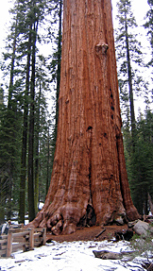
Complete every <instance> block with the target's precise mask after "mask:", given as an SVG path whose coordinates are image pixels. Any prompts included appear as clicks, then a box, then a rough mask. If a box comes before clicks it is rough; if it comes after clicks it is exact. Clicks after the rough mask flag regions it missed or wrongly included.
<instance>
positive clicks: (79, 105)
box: [31, 0, 139, 233]
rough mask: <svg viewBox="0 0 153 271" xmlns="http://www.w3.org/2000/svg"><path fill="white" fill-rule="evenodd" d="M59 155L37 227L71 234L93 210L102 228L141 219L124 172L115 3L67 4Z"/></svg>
mask: <svg viewBox="0 0 153 271" xmlns="http://www.w3.org/2000/svg"><path fill="white" fill-rule="evenodd" d="M63 20H64V21H63V27H64V28H63V41H62V63H61V83H60V96H59V119H58V134H57V142H56V152H55V158H54V166H53V172H52V178H51V184H50V187H49V190H48V194H47V196H46V201H45V205H44V207H43V209H42V210H41V211H40V212H39V213H38V215H37V217H36V218H35V220H34V221H33V222H32V223H31V225H32V226H35V227H37V226H40V227H44V226H47V228H48V229H51V231H52V232H53V233H59V232H62V233H71V232H73V231H75V229H76V226H77V225H78V224H79V223H80V221H82V220H83V218H84V217H85V216H86V210H87V206H88V204H90V205H92V206H93V209H94V211H95V215H96V223H97V224H106V223H109V222H112V221H113V220H114V219H115V218H116V217H117V216H119V215H121V216H123V217H127V218H128V219H129V220H133V219H136V218H138V216H139V215H138V212H137V210H136V209H135V207H134V206H133V203H132V200H131V196H130V190H129V185H128V180H127V173H126V168H125V159H124V150H123V140H122V134H121V117H120V107H119V95H118V84H117V73H116V61H115V50H114V39H113V28H112V17H111V1H110V0H90V1H89V0H64V16H63Z"/></svg>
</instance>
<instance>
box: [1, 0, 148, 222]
mask: <svg viewBox="0 0 153 271" xmlns="http://www.w3.org/2000/svg"><path fill="white" fill-rule="evenodd" d="M146 1H147V0H146ZM147 2H148V12H147V14H146V18H145V24H144V30H145V32H146V40H149V43H150V47H149V48H148V47H147V48H145V44H146V43H145V42H144V41H143V42H141V36H140V35H139V34H138V30H137V29H138V26H137V22H136V20H135V16H134V14H133V12H132V6H131V1H130V0H119V1H118V3H117V9H118V14H117V18H116V20H118V28H117V29H115V30H114V31H115V48H116V58H117V68H118V82H119V94H120V104H121V114H122V120H123V127H122V132H123V137H124V150H125V158H126V166H127V172H128V178H129V183H130V189H131V194H132V199H133V202H134V204H135V206H136V207H137V209H138V211H139V212H140V214H144V213H145V214H147V213H148V211H149V206H148V193H149V194H150V195H151V197H152V198H153V179H152V178H153V112H152V110H151V108H152V78H151V74H152V63H153V1H152V0H148V1H147ZM10 12H11V18H12V21H11V25H10V29H9V34H8V36H7V38H6V44H7V45H6V47H5V49H4V51H3V53H2V58H1V60H0V65H1V71H2V74H3V77H2V78H1V81H0V83H1V85H0V222H3V221H4V220H5V219H12V218H13V217H16V218H17V219H18V221H19V222H22V223H23V222H24V218H25V214H28V217H29V220H30V221H31V220H33V219H34V217H35V215H36V213H37V212H38V206H39V202H44V200H45V196H46V193H47V191H48V187H49V184H50V179H51V172H52V166H53V159H54V151H55V144H56V133H57V122H58V96H59V85H60V61H61V50H62V43H61V41H62V0H50V1H47V0H42V1H38V0H16V1H15V3H14V8H13V9H12V10H11V11H10ZM46 44H48V45H49V46H50V52H49V53H48V55H47V56H46V52H45V54H44V55H43V54H41V53H40V52H41V49H40V48H41V47H42V46H44V48H45V45H46ZM144 49H146V51H147V54H148V55H149V61H145V59H146V57H145V55H144V53H143V52H144ZM138 97H141V99H142V101H143V103H144V104H145V111H142V112H141V111H139V113H138V117H136V116H135V107H134V106H135V102H136V100H137V99H138Z"/></svg>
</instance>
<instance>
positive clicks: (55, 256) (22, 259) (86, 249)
mask: <svg viewBox="0 0 153 271" xmlns="http://www.w3.org/2000/svg"><path fill="white" fill-rule="evenodd" d="M93 250H109V251H113V252H121V251H122V252H123V251H126V252H127V251H130V247H129V242H126V241H120V242H118V243H114V242H108V241H102V242H94V241H88V242H83V241H77V242H63V243H58V242H55V241H53V242H52V243H50V244H48V243H47V244H46V245H45V246H42V247H40V248H35V249H34V250H32V251H28V252H25V253H23V252H22V251H18V252H16V253H12V257H11V258H8V259H5V258H1V259H0V270H1V271H4V270H5V271H6V270H10V269H11V270H12V271H27V270H28V271H35V270H45V271H50V270H54V271H72V270H73V271H94V270H96V271H114V270H116V271H124V270H126V271H127V270H130V271H131V270H133V271H138V270H144V269H143V268H142V267H141V261H142V258H136V259H135V260H134V261H127V262H126V261H121V260H102V259H98V258H95V257H94V254H93V252H92V251H93Z"/></svg>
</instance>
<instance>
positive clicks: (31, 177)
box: [28, 22, 38, 221]
mask: <svg viewBox="0 0 153 271" xmlns="http://www.w3.org/2000/svg"><path fill="white" fill-rule="evenodd" d="M37 27H38V23H37V22H34V24H33V29H32V30H33V39H32V74H31V90H30V91H31V93H30V94H31V96H30V97H31V104H30V117H29V156H28V207H29V208H28V209H29V220H30V221H31V220H33V219H34V217H35V208H34V164H33V160H34V158H33V155H34V111H35V107H34V102H35V64H36V35H37Z"/></svg>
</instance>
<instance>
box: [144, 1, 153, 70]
mask: <svg viewBox="0 0 153 271" xmlns="http://www.w3.org/2000/svg"><path fill="white" fill-rule="evenodd" d="M148 5H149V8H150V9H149V11H148V12H147V14H146V23H145V24H144V27H145V28H146V29H147V30H148V32H147V34H148V36H149V41H150V45H151V49H152V52H151V59H150V62H149V65H150V66H151V67H152V65H153V0H148Z"/></svg>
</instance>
